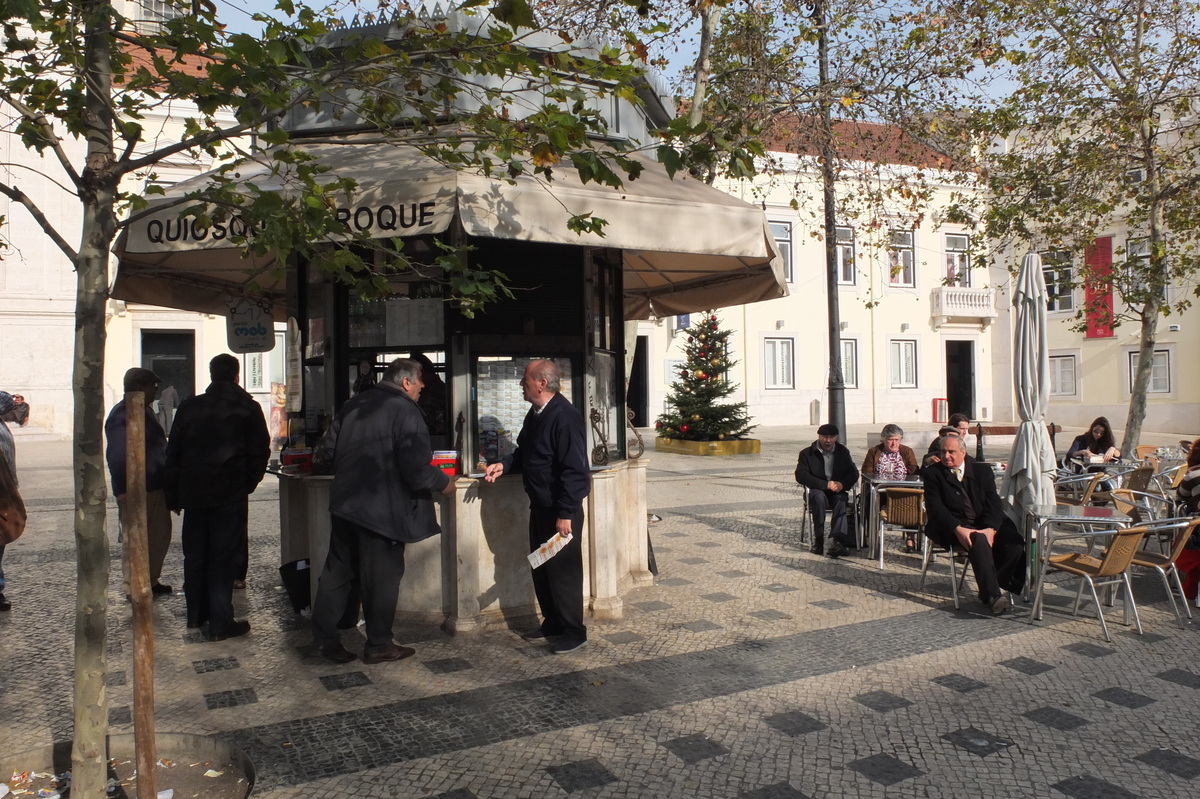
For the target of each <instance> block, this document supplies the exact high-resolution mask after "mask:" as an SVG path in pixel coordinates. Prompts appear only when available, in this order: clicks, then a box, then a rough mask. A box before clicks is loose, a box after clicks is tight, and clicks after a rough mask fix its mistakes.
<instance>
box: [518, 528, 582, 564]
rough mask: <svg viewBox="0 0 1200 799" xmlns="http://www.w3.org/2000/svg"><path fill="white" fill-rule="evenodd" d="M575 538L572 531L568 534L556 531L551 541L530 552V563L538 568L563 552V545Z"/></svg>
mask: <svg viewBox="0 0 1200 799" xmlns="http://www.w3.org/2000/svg"><path fill="white" fill-rule="evenodd" d="M574 538H575V536H573V535H571V534H570V533H567V534H566V535H563V534H562V533H555V534H554V536H553V537H551V539H550V540H549V541H547V542H546V543H544V544H542V545H541V546H540V547H538V548H537V549H535V550H534V551H532V552H530V553H529V555H528V557H529V565H530V566H532V567H533V568H535V569H536V568H537V567H538V566H541V565H542V564H543V563H545V562H546V561H548V560H550V558H552V557H554V556H555V555H557V554H558V553H559V552H562V549H563V547H565V546H566V545H567V544H569V543H571V540H572V539H574Z"/></svg>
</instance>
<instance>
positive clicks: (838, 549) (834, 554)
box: [829, 541, 850, 558]
mask: <svg viewBox="0 0 1200 799" xmlns="http://www.w3.org/2000/svg"><path fill="white" fill-rule="evenodd" d="M849 554H850V550H849V549H848V548H847V547H846V545H845V544H843V543H841V542H840V541H835V542H834V544H833V546H831V547H830V548H829V557H831V558H840V557H842V556H844V555H849Z"/></svg>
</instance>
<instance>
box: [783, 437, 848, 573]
mask: <svg viewBox="0 0 1200 799" xmlns="http://www.w3.org/2000/svg"><path fill="white" fill-rule="evenodd" d="M796 482H797V483H799V484H800V485H802V486H805V487H806V488H807V489H808V510H809V512H810V513H812V522H813V543H812V548H811V550H810V551H811V552H812V553H813V554H814V555H820V554H823V553H824V552H825V512H826V511H827V510H829V509H831V508H832V509H833V520H832V521H831V522H830V527H831V528H832V529H831V532H832V534H833V544H832V545H831V546H830V547H829V557H831V558H838V557H841V556H842V555H846V554H848V553H849V552H850V531H849V525H848V524H847V521H846V502H847V500H848V499H849V496H850V489H852V488H854V485H855V483H857V482H858V467H857V466H855V465H854V459H853V458H851V457H850V450H848V449H846V447H845V446H843V445H842V444H839V443H838V429H837V426H836V425H832V424H823V425H821V426H820V427H819V428H817V440H816V441H814V442H813V443H812V446H811V447H806V448H805V449H802V450H800V457H799V458H798V459H797V460H796Z"/></svg>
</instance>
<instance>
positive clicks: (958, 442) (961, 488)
mask: <svg viewBox="0 0 1200 799" xmlns="http://www.w3.org/2000/svg"><path fill="white" fill-rule="evenodd" d="M941 451H942V457H941V462H940V463H935V464H932V465H930V466H928V467H926V468H925V470H924V472H923V480H924V483H925V511H926V514H927V516H928V521H927V522H926V524H925V534H926V535H927V536H929V537H930V538H931V539H933V540H934V541H936V542H937V543H938V544H940V545H941V546H944V547H949V546H951V545H956V546H958V547H960V548H962V549H965V550H966V551H967V554H968V556H969V557H970V559H971V568H972V570H974V572H975V582H976V584H977V585H978V586H979V601H980V602H983V603H984V604H985V605H987V606H989V607H990V608H991V609H992V613H994V614H996V615H997V616H999V615H1000V614H1002V613H1005V612H1007V611H1008V608H1009V601H1008V598H1007V597H1005V596H1004V594H1003V592H1002V589H1003V590H1007V591H1010V592H1013V593H1016V592H1017V591H1020V590H1021V588H1022V587H1023V586H1024V585H1025V539H1024V538H1022V537H1021V534H1020V533H1019V532H1017V526H1016V525H1015V524H1013V523H1012V521H1011V520H1010V519H1009V518H1008V517H1007V516H1005V515H1004V509H1003V508H1002V506H1001V504H1000V495H999V494H998V493H996V478H995V475H994V474H993V473H992V468H991V467H990V466H988V465H986V464H981V463H977V462H971V463H966V455H967V453H966V449H965V448H964V447H963V442H962V439H961V438H959V437H958V436H951V435H947V436H943V437H942V440H941Z"/></svg>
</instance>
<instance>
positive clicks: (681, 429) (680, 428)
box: [679, 424, 687, 433]
mask: <svg viewBox="0 0 1200 799" xmlns="http://www.w3.org/2000/svg"><path fill="white" fill-rule="evenodd" d="M679 431H680V432H681V433H686V432H687V425H686V424H681V425H679Z"/></svg>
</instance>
